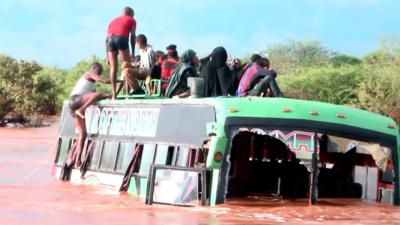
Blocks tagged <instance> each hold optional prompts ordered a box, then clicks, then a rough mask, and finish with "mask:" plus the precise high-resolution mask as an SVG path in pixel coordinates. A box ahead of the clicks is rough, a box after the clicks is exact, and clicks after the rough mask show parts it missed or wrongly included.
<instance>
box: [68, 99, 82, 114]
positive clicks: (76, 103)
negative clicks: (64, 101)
mask: <svg viewBox="0 0 400 225" xmlns="http://www.w3.org/2000/svg"><path fill="white" fill-rule="evenodd" d="M82 105H83V98H82V96H81V95H72V96H71V97H69V100H68V107H69V111H70V113H71V114H72V115H73V116H75V111H76V110H77V109H79V108H80V107H81V106H82Z"/></svg>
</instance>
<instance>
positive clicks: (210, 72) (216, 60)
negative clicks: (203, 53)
mask: <svg viewBox="0 0 400 225" xmlns="http://www.w3.org/2000/svg"><path fill="white" fill-rule="evenodd" d="M227 58H228V54H227V53H226V50H225V48H224V47H217V48H215V49H214V50H213V52H212V53H211V54H210V55H209V56H208V57H206V58H205V60H203V66H202V68H201V71H200V76H201V77H203V78H204V86H205V87H204V94H205V97H215V96H227V95H235V91H236V88H237V87H235V83H236V82H235V77H234V75H232V73H231V70H230V69H229V67H228V65H227V64H226V60H227Z"/></svg>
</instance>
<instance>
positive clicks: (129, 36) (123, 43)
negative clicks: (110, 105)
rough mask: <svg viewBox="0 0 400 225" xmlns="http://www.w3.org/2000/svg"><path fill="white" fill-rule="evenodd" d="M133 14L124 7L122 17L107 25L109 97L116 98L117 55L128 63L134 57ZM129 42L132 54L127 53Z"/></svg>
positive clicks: (134, 30) (134, 25) (134, 28)
mask: <svg viewBox="0 0 400 225" xmlns="http://www.w3.org/2000/svg"><path fill="white" fill-rule="evenodd" d="M133 15H134V12H133V9H132V8H130V7H125V8H124V12H123V15H122V16H119V17H117V18H115V19H113V20H112V21H111V23H110V24H109V25H108V30H107V38H106V43H105V44H106V50H107V61H108V63H109V65H110V77H111V97H112V99H115V97H116V77H117V70H118V65H119V64H118V54H119V55H120V56H121V59H122V61H124V62H130V61H131V58H132V59H133V58H134V56H135V39H136V34H135V32H136V20H135V19H134V18H133ZM128 42H130V45H131V49H132V54H130V52H129V44H128Z"/></svg>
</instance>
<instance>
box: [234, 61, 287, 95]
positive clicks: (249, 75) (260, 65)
mask: <svg viewBox="0 0 400 225" xmlns="http://www.w3.org/2000/svg"><path fill="white" fill-rule="evenodd" d="M252 59H254V63H252V64H251V65H250V66H249V67H248V68H247V69H246V71H244V73H243V76H242V78H241V79H240V82H239V87H238V90H237V91H236V95H237V96H247V95H249V92H250V90H252V89H253V88H254V87H255V86H256V84H257V83H259V82H260V81H261V80H262V79H263V78H264V77H266V76H269V79H266V80H264V83H263V84H262V86H258V89H257V90H261V92H263V91H265V90H264V88H268V87H269V85H273V87H272V88H271V90H272V91H273V94H274V96H275V97H278V96H282V93H281V92H280V89H279V87H278V86H277V84H276V81H275V77H274V76H273V72H274V71H269V70H266V69H265V68H264V67H265V66H266V64H267V63H268V62H269V61H268V60H267V59H265V58H262V57H261V56H260V55H258V54H254V55H253V56H252ZM252 61H253V60H252ZM275 74H276V73H275ZM260 94H261V93H258V92H256V91H255V92H252V95H257V96H259V95H260Z"/></svg>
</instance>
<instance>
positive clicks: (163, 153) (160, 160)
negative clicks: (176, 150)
mask: <svg viewBox="0 0 400 225" xmlns="http://www.w3.org/2000/svg"><path fill="white" fill-rule="evenodd" d="M168 148H169V145H157V152H156V157H155V160H154V164H160V165H166V163H167V158H168Z"/></svg>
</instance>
